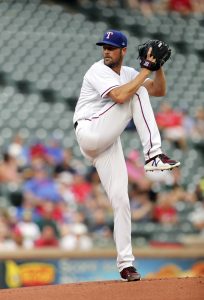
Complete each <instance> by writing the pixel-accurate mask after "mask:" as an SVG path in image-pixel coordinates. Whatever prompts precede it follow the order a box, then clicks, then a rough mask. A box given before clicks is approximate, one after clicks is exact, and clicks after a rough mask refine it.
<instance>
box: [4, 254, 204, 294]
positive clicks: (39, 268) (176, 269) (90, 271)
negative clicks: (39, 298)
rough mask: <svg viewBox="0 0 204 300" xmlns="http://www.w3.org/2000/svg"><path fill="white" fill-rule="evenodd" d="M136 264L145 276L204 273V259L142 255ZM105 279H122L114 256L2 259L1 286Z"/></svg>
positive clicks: (143, 276) (199, 274) (10, 286)
mask: <svg viewBox="0 0 204 300" xmlns="http://www.w3.org/2000/svg"><path fill="white" fill-rule="evenodd" d="M135 266H136V267H137V268H138V270H139V272H140V273H141V275H142V278H168V277H186V276H190V277H195V276H204V260H202V259H192V258H189V259H188V258H186V259H181V258H179V259H174V258H173V259H170V258H169V259H164V258H156V259H153V258H144V259H142V258H139V259H136V261H135ZM106 280H120V276H119V272H118V270H117V267H116V260H115V259H113V258H110V259H109V258H105V259H91V258H90V259H61V260H37V261H35V260H26V261H25V260H5V261H1V262H0V288H17V287H28V286H38V285H50V284H60V283H61V284H62V283H74V282H85V281H106Z"/></svg>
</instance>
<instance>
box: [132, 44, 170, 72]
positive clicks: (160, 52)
mask: <svg viewBox="0 0 204 300" xmlns="http://www.w3.org/2000/svg"><path fill="white" fill-rule="evenodd" d="M150 47H151V48H152V56H153V57H154V58H155V59H156V62H155V63H154V62H151V61H149V60H147V53H148V50H149V48H150ZM138 52H139V55H138V58H139V60H140V66H141V68H146V69H149V70H150V71H157V70H159V69H160V67H161V66H163V64H164V63H165V62H166V61H167V60H168V59H169V58H170V57H171V49H170V47H169V45H168V44H166V43H164V42H162V41H159V40H149V41H147V42H146V43H144V44H142V45H139V46H138Z"/></svg>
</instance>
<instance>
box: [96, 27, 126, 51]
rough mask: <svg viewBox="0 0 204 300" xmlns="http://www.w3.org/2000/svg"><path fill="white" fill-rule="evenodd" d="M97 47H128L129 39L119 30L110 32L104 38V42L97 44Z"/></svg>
mask: <svg viewBox="0 0 204 300" xmlns="http://www.w3.org/2000/svg"><path fill="white" fill-rule="evenodd" d="M96 45H97V46H103V45H110V46H113V47H117V48H125V47H127V37H126V36H125V35H124V34H123V33H122V32H121V31H117V30H108V31H106V32H105V34H104V36H103V40H102V41H99V42H98V43H96Z"/></svg>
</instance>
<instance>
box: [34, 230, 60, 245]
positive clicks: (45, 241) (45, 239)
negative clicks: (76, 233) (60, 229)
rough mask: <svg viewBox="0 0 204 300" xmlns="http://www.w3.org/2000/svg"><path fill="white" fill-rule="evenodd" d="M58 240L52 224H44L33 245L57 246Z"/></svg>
mask: <svg viewBox="0 0 204 300" xmlns="http://www.w3.org/2000/svg"><path fill="white" fill-rule="evenodd" d="M58 245H59V241H58V239H57V236H56V234H55V231H54V229H53V227H52V226H49V225H45V226H44V227H43V229H42V233H41V236H40V238H39V239H37V240H36V241H35V247H36V248H39V247H57V246H58Z"/></svg>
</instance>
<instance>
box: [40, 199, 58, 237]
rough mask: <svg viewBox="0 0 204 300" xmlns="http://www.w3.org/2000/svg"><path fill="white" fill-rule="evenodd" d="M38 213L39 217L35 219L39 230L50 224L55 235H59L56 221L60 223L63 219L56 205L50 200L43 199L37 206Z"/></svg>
mask: <svg viewBox="0 0 204 300" xmlns="http://www.w3.org/2000/svg"><path fill="white" fill-rule="evenodd" d="M39 214H40V218H39V220H38V221H37V225H38V226H39V228H40V230H41V232H42V230H43V228H44V227H45V226H50V227H52V228H53V230H54V232H55V235H56V236H57V237H59V236H60V233H59V228H58V222H59V223H60V222H61V221H62V220H63V214H62V212H61V211H60V210H58V207H57V206H56V205H54V203H53V202H51V201H45V202H44V203H43V204H42V205H41V206H40V207H39Z"/></svg>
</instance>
